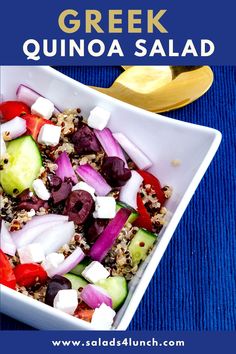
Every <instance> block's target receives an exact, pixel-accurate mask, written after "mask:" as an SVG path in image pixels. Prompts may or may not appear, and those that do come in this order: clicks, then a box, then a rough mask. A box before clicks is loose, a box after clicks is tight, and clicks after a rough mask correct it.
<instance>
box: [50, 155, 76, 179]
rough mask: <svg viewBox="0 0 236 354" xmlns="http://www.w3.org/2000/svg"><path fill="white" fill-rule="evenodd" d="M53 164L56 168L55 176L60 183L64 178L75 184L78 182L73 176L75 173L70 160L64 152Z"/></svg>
mask: <svg viewBox="0 0 236 354" xmlns="http://www.w3.org/2000/svg"><path fill="white" fill-rule="evenodd" d="M55 163H56V164H57V166H58V167H57V170H56V175H57V176H58V177H60V178H61V180H62V182H64V180H65V177H67V178H71V180H72V181H73V182H74V183H75V184H76V183H77V182H78V178H77V176H76V174H75V171H74V170H73V167H72V164H71V162H70V158H69V156H68V154H67V153H66V152H65V151H63V152H62V153H61V154H60V156H59V157H58V158H57V159H56V161H55Z"/></svg>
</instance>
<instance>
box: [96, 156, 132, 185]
mask: <svg viewBox="0 0 236 354" xmlns="http://www.w3.org/2000/svg"><path fill="white" fill-rule="evenodd" d="M102 174H103V177H104V178H105V180H106V181H107V183H108V184H109V185H110V186H111V187H122V186H124V185H125V183H126V182H127V181H128V180H129V179H130V177H131V171H130V170H129V169H128V168H126V167H125V163H124V161H123V160H122V159H120V158H119V157H116V156H109V157H105V158H104V160H103V165H102Z"/></svg>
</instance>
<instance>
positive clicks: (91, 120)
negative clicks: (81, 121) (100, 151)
mask: <svg viewBox="0 0 236 354" xmlns="http://www.w3.org/2000/svg"><path fill="white" fill-rule="evenodd" d="M110 116H111V112H109V111H107V110H106V109H104V108H102V107H99V106H96V107H95V108H94V109H93V110H92V111H91V112H90V115H89V117H88V126H89V127H91V128H95V129H98V130H103V129H104V128H105V127H106V126H107V124H108V122H109V119H110Z"/></svg>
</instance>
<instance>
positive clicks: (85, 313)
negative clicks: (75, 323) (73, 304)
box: [74, 302, 94, 322]
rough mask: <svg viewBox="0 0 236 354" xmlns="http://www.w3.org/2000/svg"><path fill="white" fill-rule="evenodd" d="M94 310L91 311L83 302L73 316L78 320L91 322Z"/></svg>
mask: <svg viewBox="0 0 236 354" xmlns="http://www.w3.org/2000/svg"><path fill="white" fill-rule="evenodd" d="M93 313H94V310H93V309H91V307H89V306H88V305H86V304H85V303H84V302H81V303H80V304H79V305H78V306H77V308H76V310H75V313H74V316H75V317H77V318H80V319H81V320H84V321H87V322H91V319H92V316H93Z"/></svg>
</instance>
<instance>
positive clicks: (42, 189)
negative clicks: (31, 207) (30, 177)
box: [32, 178, 50, 200]
mask: <svg viewBox="0 0 236 354" xmlns="http://www.w3.org/2000/svg"><path fill="white" fill-rule="evenodd" d="M32 187H33V189H34V191H35V194H36V195H37V196H38V197H39V198H40V199H42V200H48V199H49V198H50V193H49V191H48V190H47V188H46V186H45V184H44V183H43V181H42V180H41V179H39V178H38V179H35V180H34V182H33V184H32Z"/></svg>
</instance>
